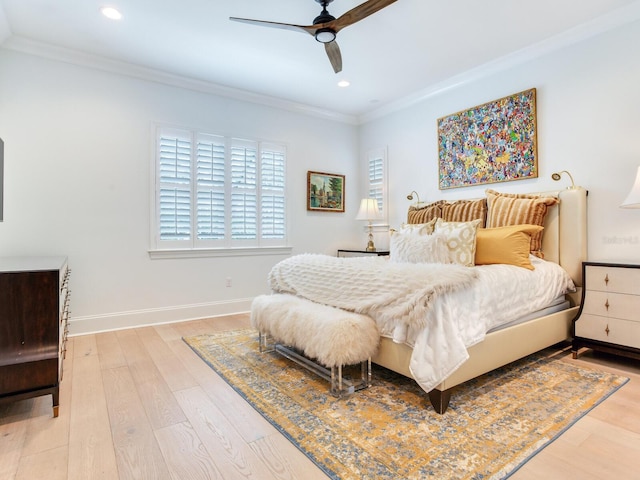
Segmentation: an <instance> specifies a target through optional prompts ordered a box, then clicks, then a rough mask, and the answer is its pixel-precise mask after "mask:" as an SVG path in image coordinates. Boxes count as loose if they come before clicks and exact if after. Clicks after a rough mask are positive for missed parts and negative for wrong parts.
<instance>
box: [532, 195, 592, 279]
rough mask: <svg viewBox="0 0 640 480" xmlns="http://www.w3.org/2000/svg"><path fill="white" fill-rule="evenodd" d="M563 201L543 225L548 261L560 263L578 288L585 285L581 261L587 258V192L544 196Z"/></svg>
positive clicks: (549, 211) (543, 248)
mask: <svg viewBox="0 0 640 480" xmlns="http://www.w3.org/2000/svg"><path fill="white" fill-rule="evenodd" d="M541 195H543V196H546V195H549V196H557V197H558V199H559V200H560V202H558V203H557V204H556V205H554V206H552V207H550V208H549V210H548V212H547V217H546V218H545V222H544V234H543V237H542V251H543V252H544V258H545V260H549V261H552V262H556V263H559V264H560V265H561V266H562V268H564V269H565V270H566V271H567V273H569V275H570V276H571V278H572V279H573V281H574V282H575V284H576V286H579V287H580V286H582V262H583V261H585V260H586V259H587V191H586V190H585V189H584V188H582V187H576V188H568V189H565V190H560V191H559V192H549V193H542V194H541Z"/></svg>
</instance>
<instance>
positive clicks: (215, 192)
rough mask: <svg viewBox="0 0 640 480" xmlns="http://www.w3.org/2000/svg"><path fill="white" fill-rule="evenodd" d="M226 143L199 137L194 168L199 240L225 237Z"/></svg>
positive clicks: (215, 138) (209, 137) (216, 138)
mask: <svg viewBox="0 0 640 480" xmlns="http://www.w3.org/2000/svg"><path fill="white" fill-rule="evenodd" d="M224 154H225V143H224V138H223V137H216V136H213V135H200V136H199V138H198V147H197V157H196V168H197V193H196V216H197V219H198V221H197V235H198V239H199V240H223V239H224V236H225V231H226V228H225V194H224V190H225V161H224Z"/></svg>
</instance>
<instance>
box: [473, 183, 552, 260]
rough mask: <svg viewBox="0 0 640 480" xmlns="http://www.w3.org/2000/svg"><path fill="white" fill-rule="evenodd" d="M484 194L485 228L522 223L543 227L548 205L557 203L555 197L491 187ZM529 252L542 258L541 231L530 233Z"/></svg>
mask: <svg viewBox="0 0 640 480" xmlns="http://www.w3.org/2000/svg"><path fill="white" fill-rule="evenodd" d="M486 194H487V205H488V207H489V212H488V214H487V228H495V227H504V226H507V225H522V224H529V225H540V226H541V227H544V219H545V217H546V215H547V209H548V207H550V206H552V205H555V204H556V203H558V199H557V198H556V197H541V196H540V195H528V194H516V193H499V192H496V191H495V190H491V189H487V190H486ZM531 253H532V254H534V255H536V256H537V257H540V258H544V254H543V253H542V232H541V231H540V232H536V233H532V234H531Z"/></svg>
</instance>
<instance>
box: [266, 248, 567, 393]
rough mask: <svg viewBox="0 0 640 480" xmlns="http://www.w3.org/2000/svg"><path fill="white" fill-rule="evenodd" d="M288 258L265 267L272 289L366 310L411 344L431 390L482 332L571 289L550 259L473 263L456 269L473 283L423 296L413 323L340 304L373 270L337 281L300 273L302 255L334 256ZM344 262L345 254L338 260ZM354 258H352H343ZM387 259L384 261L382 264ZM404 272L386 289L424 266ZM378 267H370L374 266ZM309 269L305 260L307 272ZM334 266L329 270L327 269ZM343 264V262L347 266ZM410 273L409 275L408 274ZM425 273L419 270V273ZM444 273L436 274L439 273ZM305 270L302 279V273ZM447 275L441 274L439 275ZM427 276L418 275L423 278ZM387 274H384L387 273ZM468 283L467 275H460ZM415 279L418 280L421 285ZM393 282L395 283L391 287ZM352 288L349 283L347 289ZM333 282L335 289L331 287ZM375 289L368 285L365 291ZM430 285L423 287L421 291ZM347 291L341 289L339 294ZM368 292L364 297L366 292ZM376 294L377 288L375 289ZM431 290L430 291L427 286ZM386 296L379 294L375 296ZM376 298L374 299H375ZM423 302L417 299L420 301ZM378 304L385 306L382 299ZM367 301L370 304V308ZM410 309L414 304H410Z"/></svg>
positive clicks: (416, 373)
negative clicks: (525, 264)
mask: <svg viewBox="0 0 640 480" xmlns="http://www.w3.org/2000/svg"><path fill="white" fill-rule="evenodd" d="M298 257H300V258H295V257H292V258H291V259H288V260H285V261H283V262H281V263H280V264H278V265H276V266H275V267H274V269H273V270H272V272H271V273H270V285H271V287H272V289H273V290H274V291H275V292H282V293H290V294H294V295H298V296H300V297H303V298H307V299H309V300H312V301H316V302H319V303H324V304H326V305H331V306H334V307H340V308H344V309H347V310H352V311H360V313H366V314H369V315H370V316H372V318H374V320H375V321H376V324H377V325H378V328H379V330H380V334H381V335H383V336H386V337H390V338H392V339H393V340H394V341H395V342H398V343H405V344H407V345H409V346H410V347H413V353H412V357H411V362H410V370H411V373H412V375H413V377H414V378H415V380H416V381H417V383H418V384H419V385H420V386H421V387H422V388H423V389H424V390H425V391H427V392H428V391H430V390H432V389H433V388H434V387H435V386H436V385H438V384H439V383H441V382H442V380H444V379H445V378H447V377H448V376H449V375H450V374H451V373H452V372H453V371H455V370H456V369H457V368H458V367H459V366H460V365H461V364H462V363H463V362H464V361H465V360H466V359H467V358H468V353H467V348H468V347H470V346H472V345H474V344H476V343H478V342H480V341H482V340H483V338H484V337H485V335H486V332H488V331H489V330H491V329H493V328H495V327H497V326H499V325H501V324H504V323H507V322H510V321H512V320H513V319H516V318H519V317H522V316H523V315H526V314H528V313H530V312H532V311H536V310H539V309H541V308H543V307H546V306H548V305H549V304H550V303H551V302H552V301H553V300H554V299H555V298H556V297H558V296H559V295H561V294H564V293H566V292H569V291H573V290H574V289H575V287H574V284H573V282H572V280H571V278H570V277H569V275H568V274H567V273H566V272H565V271H564V270H563V269H562V268H561V267H560V266H558V265H557V264H555V263H552V262H548V261H544V260H541V259H539V258H537V257H533V256H532V257H531V262H532V264H533V266H534V267H535V269H534V270H527V269H525V268H520V267H515V266H511V265H483V266H477V267H463V268H464V269H468V270H472V271H473V277H474V279H473V281H472V282H471V283H472V285H473V286H472V287H471V286H467V287H464V288H459V289H457V290H455V289H454V290H451V289H450V288H449V291H448V292H447V293H445V292H444V291H440V292H439V293H440V294H438V295H429V294H427V295H426V296H423V297H422V298H423V299H424V298H429V301H427V302H425V303H428V304H429V305H428V307H429V308H427V309H424V310H422V309H418V310H420V311H421V312H420V313H421V314H422V316H423V318H421V321H418V322H415V321H414V322H408V321H407V319H406V318H397V316H396V317H395V318H394V317H393V316H390V315H374V313H380V311H379V308H378V307H379V305H373V304H371V305H369V307H368V308H369V310H370V311H363V310H362V309H360V310H358V309H355V308H353V309H350V308H346V307H345V303H344V302H345V301H346V299H347V298H348V297H350V296H351V294H353V291H350V292H348V291H349V290H358V289H359V288H358V287H362V286H365V288H366V286H367V285H371V284H372V283H373V282H374V278H375V277H376V274H375V273H374V268H373V267H371V268H370V269H369V273H370V274H371V276H370V278H368V279H367V281H363V278H360V279H359V280H355V281H353V280H352V281H351V282H350V283H351V285H349V284H348V283H347V284H345V283H340V282H337V281H336V280H337V279H336V278H334V277H332V276H329V278H324V279H319V278H318V277H319V276H322V275H324V274H326V273H327V272H331V271H332V270H331V269H324V270H323V269H320V268H318V269H317V272H316V274H314V275H308V273H309V271H305V272H302V273H301V268H303V267H302V265H301V264H300V262H301V261H306V262H307V263H309V262H308V261H309V260H311V261H312V262H311V263H315V262H321V264H320V265H321V266H326V265H324V262H325V261H329V262H335V260H329V259H323V258H319V257H320V256H298ZM342 260H346V259H342ZM349 260H353V259H349ZM368 260H370V262H371V263H370V265H374V264H376V263H377V264H379V263H380V261H381V260H380V259H379V258H377V257H376V258H371V259H358V260H357V261H356V262H351V263H352V264H353V265H356V264H358V263H362V262H366V263H368V264H369V261H368ZM389 263H390V262H389ZM405 265H406V268H407V270H406V273H407V274H408V275H404V276H403V275H400V273H401V272H396V274H398V275H399V276H398V277H397V278H394V279H393V281H389V282H387V286H388V287H389V288H388V290H393V289H394V288H398V287H397V283H396V282H398V281H400V280H399V279H401V278H405V279H406V278H410V279H411V281H410V282H409V283H414V284H415V280H416V279H417V278H421V277H420V275H418V272H419V271H420V269H422V268H428V264H422V266H419V265H417V264H405ZM390 266H391V267H392V268H393V269H394V270H397V269H399V268H403V267H402V265H401V264H397V263H396V264H391V265H390ZM431 266H432V267H433V268H434V270H436V271H438V272H442V271H443V267H452V270H459V269H460V266H458V265H441V264H431ZM376 268H377V267H376ZM314 270H315V267H314V266H313V265H311V271H314ZM336 270H340V269H338V268H334V269H333V271H334V272H335V271H336ZM346 270H348V268H346ZM411 274H413V275H411ZM423 274H424V272H421V275H423ZM442 275H443V274H442V273H441V274H440V276H442ZM308 276H312V277H313V278H312V279H311V283H310V284H308V283H306V282H307V279H306V278H304V277H308ZM445 276H446V275H445ZM426 278H429V275H424V279H426ZM387 280H390V278H388V279H387ZM466 280H467V283H468V278H467V279H466ZM421 285H422V284H421ZM391 286H395V287H394V288H390V287H391ZM354 287H355V288H354ZM331 288H335V293H331V291H330V289H331ZM367 290H375V288H373V289H371V288H369V289H367ZM429 290H430V289H426V290H425V293H426V292H428V291H429ZM345 293H348V295H345ZM371 293H373V292H371V291H369V296H372V297H374V296H373V295H371ZM376 293H377V294H378V295H380V292H376ZM432 293H433V292H432ZM381 297H385V295H381ZM381 299H382V298H380V297H378V300H381ZM423 301H424V300H423ZM383 303H385V304H387V303H388V302H387V301H386V300H385V301H384V302H383ZM371 307H376V308H374V309H372V308H371ZM413 310H414V311H413V313H415V310H416V309H415V308H414V309H413Z"/></svg>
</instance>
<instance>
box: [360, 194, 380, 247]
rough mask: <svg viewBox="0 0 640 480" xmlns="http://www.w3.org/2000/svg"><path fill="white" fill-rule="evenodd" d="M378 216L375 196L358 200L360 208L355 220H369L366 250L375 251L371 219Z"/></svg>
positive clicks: (378, 211)
mask: <svg viewBox="0 0 640 480" xmlns="http://www.w3.org/2000/svg"><path fill="white" fill-rule="evenodd" d="M378 218H380V210H379V209H378V201H377V200H376V199H375V198H363V199H362V200H360V210H358V214H357V215H356V220H367V221H368V222H369V243H367V248H366V251H367V252H375V251H376V246H375V245H374V244H373V232H372V228H371V221H372V220H376V219H378Z"/></svg>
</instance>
